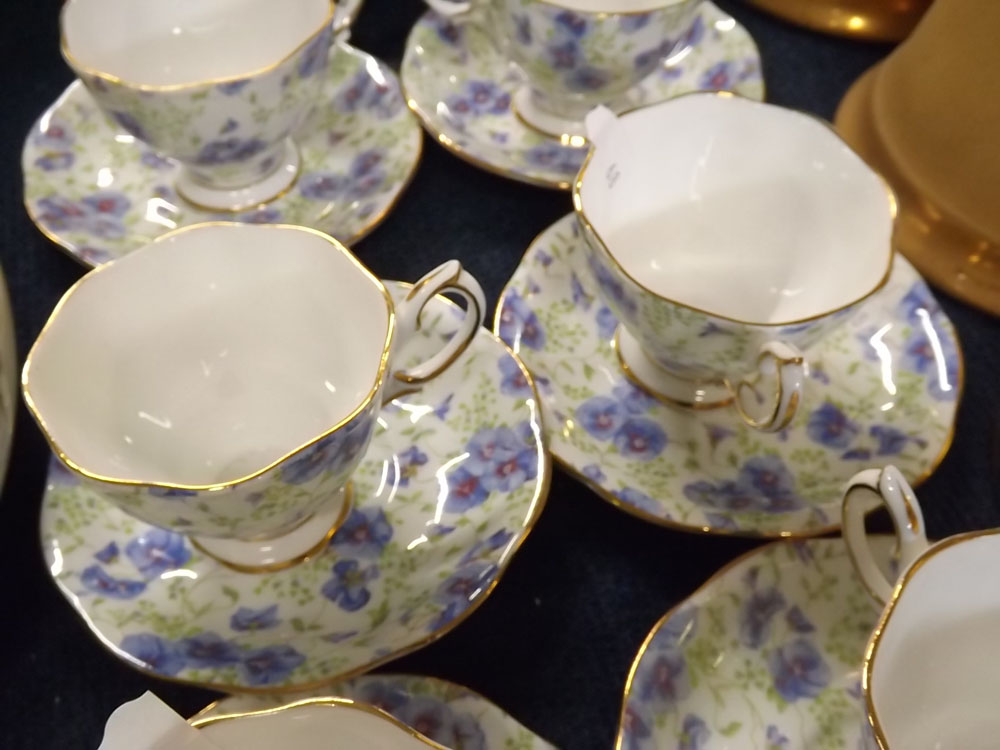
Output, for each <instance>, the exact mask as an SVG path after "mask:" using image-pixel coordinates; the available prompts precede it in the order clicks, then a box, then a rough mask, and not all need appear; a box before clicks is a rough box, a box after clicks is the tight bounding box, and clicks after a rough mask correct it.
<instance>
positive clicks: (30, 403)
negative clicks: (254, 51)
mask: <svg viewBox="0 0 1000 750" xmlns="http://www.w3.org/2000/svg"><path fill="white" fill-rule="evenodd" d="M250 226H254V227H256V228H259V229H265V230H271V229H274V230H280V231H287V230H293V231H298V232H305V233H307V234H312V235H315V236H316V237H319V238H320V239H323V240H325V241H326V242H327V243H328V244H329V245H330V246H331V247H333V248H334V249H335V250H336V251H338V252H340V253H341V254H342V255H343V256H345V257H346V258H347V259H348V260H349V261H350V262H351V263H352V264H353V265H354V267H355V268H357V269H358V270H359V271H360V272H361V273H362V275H363V276H364V277H365V278H366V279H368V280H369V281H370V282H371V283H372V284H373V285H374V286H375V288H376V289H377V290H378V291H379V292H381V294H382V298H383V300H384V302H385V305H386V314H387V319H386V334H385V341H384V343H383V346H382V356H381V357H380V358H379V365H378V370H377V371H376V373H375V383H374V384H373V385H372V387H371V389H370V390H369V391H368V393H367V395H366V396H365V397H364V399H362V401H361V402H360V403H359V404H358V405H356V406H355V408H354V409H353V410H352V411H351V412H350V413H349V414H348V415H347V416H345V417H343V418H342V419H341V420H340V421H339V422H337V423H336V424H335V425H334V426H332V427H331V428H330V429H328V430H326V431H325V432H323V433H321V434H320V435H318V436H316V437H314V438H313V439H311V440H309V441H308V442H306V443H304V444H302V445H300V446H298V447H297V448H295V449H294V450H292V451H288V452H287V453H285V454H283V455H282V456H281V457H280V458H278V459H276V460H274V461H272V462H270V463H269V464H267V465H266V466H264V467H263V468H261V469H258V470H256V471H254V472H253V473H251V474H247V475H245V476H242V477H239V478H237V479H233V480H229V481H226V482H217V483H214V484H180V483H171V482H154V481H149V480H141V479H121V478H119V477H109V476H105V475H102V474H99V473H97V472H93V471H90V470H89V469H86V468H85V467H83V466H81V465H80V464H78V463H76V462H75V461H73V459H71V458H70V457H69V456H68V455H67V454H66V453H65V452H64V451H63V449H62V448H61V447H60V446H59V443H58V442H57V441H56V439H55V437H54V436H53V435H52V433H51V431H50V428H49V425H48V424H47V423H46V421H45V419H44V418H43V417H42V414H41V411H40V410H39V408H38V406H37V405H36V403H35V401H34V399H33V398H32V396H31V389H30V382H29V379H30V373H31V365H32V360H33V358H34V355H35V353H36V351H37V349H38V347H39V346H41V345H42V342H43V340H44V339H45V335H46V333H48V331H49V330H50V328H51V327H52V325H53V322H54V321H55V320H56V318H57V317H58V315H59V312H60V311H61V309H62V308H63V306H64V305H65V304H66V303H67V301H68V300H69V299H70V297H72V295H73V294H74V292H75V291H76V290H77V289H78V288H80V287H81V286H82V285H83V284H85V283H87V281H88V280H90V279H93V278H94V277H95V276H96V275H97V274H100V273H102V272H104V271H105V269H108V268H112V267H117V266H119V265H120V264H121V263H123V262H127V261H126V259H127V258H128V257H129V256H132V255H134V254H133V253H130V254H129V255H128V256H124V257H123V258H121V259H119V260H118V261H117V262H115V263H105V264H103V265H100V266H98V267H97V268H94V269H92V270H91V271H89V272H88V273H86V274H85V275H84V276H83V277H82V278H80V279H78V280H77V281H76V283H75V284H73V285H72V286H71V287H70V288H69V289H68V290H66V292H65V293H64V294H63V296H62V297H61V298H60V299H59V301H58V302H57V303H56V306H55V307H54V308H53V309H52V312H51V313H50V314H49V318H48V320H46V322H45V325H44V326H42V330H41V331H40V332H39V334H38V336H37V338H36V339H35V342H34V343H33V344H32V345H31V350H30V351H29V352H28V356H27V357H26V358H25V360H24V367H23V368H22V370H21V394H22V396H23V397H24V401H25V404H26V405H27V407H28V411H29V412H30V413H31V416H32V417H34V419H35V421H36V422H37V423H38V427H39V429H40V430H41V431H42V434H43V435H44V436H45V440H46V442H48V444H49V447H50V448H51V449H52V451H53V452H54V453H55V454H56V455H57V456H58V457H59V459H60V460H61V461H62V462H63V463H64V464H65V465H66V466H67V467H69V469H70V470H72V471H73V472H74V473H76V474H78V475H80V476H82V477H85V478H87V479H90V480H92V481H96V482H102V483H105V484H114V485H120V486H127V487H162V488H165V489H176V490H188V491H193V492H213V491H216V490H222V489H227V488H230V487H235V486H237V485H240V484H244V483H246V482H248V481H250V480H252V479H255V478H257V477H259V476H261V475H262V474H265V473H267V472H268V471H271V470H272V469H274V468H275V467H277V466H278V465H279V464H281V463H282V462H284V461H286V460H287V459H289V458H291V457H292V456H294V455H295V454H297V453H299V452H301V451H303V450H305V449H306V448H309V447H310V446H312V445H315V444H316V443H318V442H320V441H321V440H324V439H326V438H327V437H329V436H330V435H332V434H333V433H335V432H336V431H337V430H339V429H340V428H342V427H344V426H345V425H347V424H349V423H350V422H351V421H352V420H353V419H354V418H355V417H357V416H358V415H360V414H361V413H362V412H363V411H364V410H365V409H366V408H367V407H368V406H369V404H371V402H372V401H373V400H374V398H375V397H376V396H377V395H378V393H379V390H380V388H381V387H382V383H383V382H384V380H385V374H386V369H387V367H388V362H389V350H390V348H391V346H392V340H393V336H394V334H395V330H396V320H395V317H396V316H395V311H394V307H393V302H392V297H391V296H390V295H389V291H388V290H387V289H386V288H385V285H384V284H383V283H382V282H381V281H380V280H379V279H378V278H377V277H376V276H375V275H374V274H372V272H371V271H369V270H368V268H367V267H365V266H364V265H363V264H362V263H361V261H359V260H358V259H357V257H355V256H354V254H353V253H351V251H350V250H348V249H347V248H346V247H344V246H343V245H341V244H340V243H339V242H338V241H337V240H335V239H334V238H333V237H331V236H330V235H328V234H326V233H324V232H321V231H319V230H318V229H312V228H310V227H302V226H296V225H293V224H256V225H248V224H242V223H239V222H231V221H210V222H204V223H202V224H189V225H187V226H183V227H178V228H177V229H172V230H171V231H169V232H165V233H164V234H162V235H160V236H159V237H157V238H155V239H154V240H153V241H152V242H151V243H149V244H150V245H154V244H157V243H160V242H165V241H167V240H169V239H172V238H173V237H175V236H176V235H178V234H182V233H184V232H189V231H192V230H195V231H197V230H202V229H205V228H209V227H242V228H244V229H245V228H248V227H250Z"/></svg>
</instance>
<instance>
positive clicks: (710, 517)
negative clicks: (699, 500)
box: [705, 511, 738, 531]
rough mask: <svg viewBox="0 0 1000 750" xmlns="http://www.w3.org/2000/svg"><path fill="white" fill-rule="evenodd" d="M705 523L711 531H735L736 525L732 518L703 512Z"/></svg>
mask: <svg viewBox="0 0 1000 750" xmlns="http://www.w3.org/2000/svg"><path fill="white" fill-rule="evenodd" d="M705 522H706V523H708V525H709V526H711V527H712V528H713V529H720V530H728V531H736V530H737V528H738V525H737V523H736V521H735V520H734V519H733V517H732V516H727V515H723V514H722V513H712V512H711V511H705Z"/></svg>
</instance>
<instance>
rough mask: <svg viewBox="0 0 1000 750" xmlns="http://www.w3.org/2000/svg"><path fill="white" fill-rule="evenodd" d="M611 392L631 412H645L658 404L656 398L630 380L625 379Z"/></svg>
mask: <svg viewBox="0 0 1000 750" xmlns="http://www.w3.org/2000/svg"><path fill="white" fill-rule="evenodd" d="M611 392H612V393H613V394H614V395H615V398H617V399H618V400H619V401H621V403H622V406H624V407H625V411H627V412H628V413H629V414H645V413H646V412H647V411H649V410H650V409H652V408H653V406H655V404H656V400H655V399H653V398H652V397H651V396H649V395H647V394H646V393H645V391H642V390H640V389H639V388H636V387H635V386H634V385H632V384H631V383H629V382H628V381H624V380H623V381H622V382H621V383H619V384H618V385H616V386H615V387H614V388H613V389H612V390H611Z"/></svg>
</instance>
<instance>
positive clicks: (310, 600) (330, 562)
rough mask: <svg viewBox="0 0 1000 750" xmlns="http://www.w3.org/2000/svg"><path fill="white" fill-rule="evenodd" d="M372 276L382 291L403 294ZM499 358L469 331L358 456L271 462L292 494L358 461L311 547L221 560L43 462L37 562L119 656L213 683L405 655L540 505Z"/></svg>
mask: <svg viewBox="0 0 1000 750" xmlns="http://www.w3.org/2000/svg"><path fill="white" fill-rule="evenodd" d="M387 287H388V288H389V289H390V291H391V292H392V293H393V294H394V295H396V297H397V298H401V297H402V296H403V295H405V294H406V292H407V291H408V287H406V286H404V285H400V284H394V283H392V282H389V283H387ZM452 308H453V306H452V305H451V304H450V303H448V302H446V301H443V300H441V299H440V298H436V299H434V300H432V301H431V302H430V303H429V304H428V306H427V308H426V309H425V311H424V314H423V320H424V325H423V326H422V329H421V331H420V332H419V334H418V336H417V338H416V339H415V340H414V341H412V342H411V343H410V344H409V345H408V348H407V355H408V356H409V355H412V357H413V362H412V363H411V362H404V363H402V364H403V366H406V365H408V364H414V363H416V362H417V361H420V360H422V359H424V358H426V357H427V356H428V354H430V353H433V352H434V351H437V349H438V347H439V346H440V341H441V338H442V337H445V336H449V335H451V334H453V333H454V331H455V330H456V328H457V326H458V324H459V322H460V318H459V317H458V316H455V315H453V314H451V313H452ZM512 365H513V366H514V367H518V368H519V365H518V362H517V360H516V359H515V358H514V357H512V356H511V355H510V354H509V352H508V351H507V349H506V348H505V347H504V346H503V345H502V344H501V343H500V342H499V341H497V339H496V338H494V337H493V336H492V335H490V334H489V333H487V332H486V331H485V330H484V331H482V332H481V333H480V335H479V336H478V337H477V338H476V339H475V341H474V342H473V343H472V345H470V347H469V349H468V350H467V351H466V353H465V354H463V355H462V357H461V358H460V359H459V360H458V361H457V362H456V363H455V364H454V365H453V366H452V367H451V368H450V369H449V370H448V371H447V372H445V373H444V374H443V375H441V376H440V377H439V378H437V379H435V380H434V381H433V382H432V383H431V384H430V385H428V386H427V387H426V388H425V390H424V391H423V392H422V393H418V394H414V395H411V396H407V397H405V398H402V399H399V400H397V401H394V402H392V403H390V404H387V405H386V406H385V407H383V408H382V410H381V411H380V412H379V413H378V417H379V420H378V423H379V426H378V427H377V428H376V433H375V435H374V437H372V438H371V444H370V446H368V449H367V452H365V449H364V442H363V441H362V442H357V443H356V444H355V445H354V447H351V445H348V444H346V442H345V441H349V438H344V439H343V440H341V441H340V442H333V443H325V442H323V441H321V442H320V443H317V444H316V445H314V446H313V447H312V449H311V450H310V451H308V452H303V453H302V454H300V456H299V457H297V458H296V459H294V460H293V461H289V462H286V463H285V464H283V465H282V466H280V467H279V468H278V471H280V472H282V473H283V474H282V476H283V480H284V482H283V486H285V487H288V488H290V490H292V491H297V490H299V489H300V488H303V487H305V486H307V485H309V483H310V482H314V481H323V477H326V476H330V475H331V471H332V469H331V462H337V461H338V460H339V457H341V456H344V455H349V454H350V453H351V452H352V451H356V452H357V453H358V455H359V456H360V455H361V454H363V455H364V457H363V459H362V461H361V464H360V466H359V467H358V469H357V470H356V471H355V472H354V474H353V475H352V477H351V481H352V483H353V487H354V506H353V508H352V510H351V512H350V514H349V516H348V517H347V519H345V521H344V523H343V524H342V525H341V527H340V528H339V529H338V530H337V531H336V533H335V534H334V536H333V537H332V539H331V540H330V543H329V545H328V546H327V548H326V550H325V551H324V552H323V554H320V555H317V556H315V557H314V558H312V559H310V560H308V561H307V562H305V563H302V564H300V565H297V566H295V567H293V568H290V569H288V570H285V571H277V572H273V573H265V574H256V575H255V574H244V573H239V572H237V571H235V570H231V569H229V568H226V567H224V566H222V565H220V564H218V563H216V562H215V561H213V560H212V559H211V558H208V557H207V556H205V555H203V554H202V553H201V552H200V551H199V550H198V549H197V548H196V547H194V546H193V545H192V544H191V542H190V541H189V540H188V539H187V538H186V537H185V536H183V535H181V534H178V533H175V532H170V531H166V530H164V529H162V528H157V527H155V526H150V525H147V524H145V523H143V522H142V521H139V520H138V519H136V518H135V517H133V516H130V515H127V514H125V513H123V512H122V511H120V510H118V509H117V508H116V507H115V506H113V505H111V504H110V503H109V502H108V501H107V500H105V499H104V498H102V497H101V496H100V495H99V494H98V493H96V492H94V491H92V490H91V489H89V488H88V487H87V486H86V485H85V484H83V483H81V482H80V481H79V479H78V478H77V477H76V475H74V474H71V473H69V472H67V471H66V470H65V469H64V468H63V467H62V464H61V463H59V462H58V461H54V462H53V465H52V469H51V471H50V475H49V486H48V488H47V493H46V497H45V501H44V508H43V513H42V534H43V538H44V545H45V549H46V554H47V555H48V556H49V558H50V562H51V560H52V559H54V556H56V555H58V556H59V558H60V559H61V560H62V564H61V568H60V569H59V571H58V573H56V580H57V582H58V584H59V586H60V587H61V588H62V590H63V591H64V593H65V594H66V595H67V596H68V597H69V598H70V600H71V601H72V602H73V603H74V606H76V607H77V608H78V609H79V610H80V611H81V613H83V614H85V616H86V618H87V621H88V623H89V624H90V626H91V627H92V628H93V629H94V630H95V631H96V632H97V633H98V634H99V635H100V636H101V638H102V640H104V641H105V642H107V643H111V644H114V647H115V649H116V650H117V651H118V652H119V653H123V654H128V655H129V658H130V659H132V660H133V661H136V662H138V663H139V665H140V666H142V667H143V668H144V669H147V670H149V671H151V672H153V673H155V674H159V675H162V676H167V677H173V678H176V679H179V680H183V681H189V682H196V683H202V684H212V685H215V686H216V687H219V688H225V687H230V686H231V687H234V688H238V687H274V688H279V687H281V688H287V687H290V686H294V685H296V684H304V683H312V682H317V681H320V680H323V681H329V680H332V679H335V678H336V676H337V675H339V674H343V673H345V672H348V671H353V670H355V669H358V668H362V667H365V666H371V665H373V664H375V663H377V662H380V661H382V660H384V659H385V658H387V657H389V656H391V655H394V654H398V653H400V652H404V651H407V650H409V649H412V648H414V647H415V646H417V645H419V644H420V643H422V642H424V641H426V640H427V639H430V638H434V637H436V636H437V635H439V634H441V633H442V632H444V630H446V629H447V628H449V627H451V626H453V625H454V624H457V623H458V622H460V621H461V620H462V619H463V618H464V617H465V616H466V615H467V614H469V613H470V611H471V610H472V609H474V608H475V607H476V606H478V605H479V603H480V602H482V601H483V600H484V599H485V598H486V597H487V596H488V595H489V593H490V591H491V590H492V589H493V587H494V585H495V584H496V582H497V579H498V577H499V576H500V574H501V573H502V572H503V570H504V568H505V567H506V565H507V563H508V562H509V560H510V559H511V556H512V555H513V553H514V551H515V550H516V549H517V547H518V546H519V545H520V543H521V542H522V541H523V540H524V538H525V536H526V535H527V533H528V532H529V530H530V529H531V527H532V525H533V524H534V522H535V519H536V518H537V516H538V513H539V512H540V510H541V506H542V503H543V500H544V498H543V497H542V496H541V493H542V489H543V488H544V487H545V486H546V472H547V471H548V465H547V463H546V459H545V453H544V449H543V447H542V443H541V425H540V423H539V421H538V414H537V401H536V399H537V396H536V395H535V393H534V390H533V389H532V387H531V382H530V380H529V379H528V376H527V375H526V374H524V373H523V371H522V376H523V378H524V386H523V387H522V388H518V389H516V390H511V389H506V390H504V389H502V388H501V382H502V381H503V380H504V379H505V378H508V377H509V375H508V373H509V372H510V370H511V367H512ZM442 405H447V408H444V407H443V406H442ZM336 435H337V433H334V436H336ZM442 481H444V483H445V485H446V487H447V494H446V495H445V496H444V497H442V496H441V491H442ZM157 499H158V500H159V501H160V502H161V503H164V504H166V505H168V506H171V507H175V508H176V513H177V514H187V513H190V512H192V508H193V509H194V510H195V511H198V510H200V509H199V507H198V506H199V501H198V500H197V498H196V497H195V496H192V495H191V494H190V493H184V492H179V493H178V492H174V493H164V494H163V496H161V497H159V498H157ZM257 502H258V503H259V502H264V500H258V501H257ZM254 510H255V506H254V505H253V504H250V505H249V506H248V508H247V510H246V511H245V516H246V517H252V514H253V512H254ZM240 528H241V529H242V528H243V526H242V525H241V526H240ZM459 746H461V745H459Z"/></svg>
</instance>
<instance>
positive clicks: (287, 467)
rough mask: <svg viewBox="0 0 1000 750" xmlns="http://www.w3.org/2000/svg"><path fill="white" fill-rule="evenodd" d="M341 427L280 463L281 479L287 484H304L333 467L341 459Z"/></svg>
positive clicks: (342, 438)
mask: <svg viewBox="0 0 1000 750" xmlns="http://www.w3.org/2000/svg"><path fill="white" fill-rule="evenodd" d="M343 429H344V428H341V429H340V430H337V431H336V432H334V433H333V434H332V435H327V436H326V437H325V438H323V439H322V440H318V441H317V442H315V443H313V444H312V445H310V446H309V447H308V448H304V449H303V450H301V451H299V452H298V454H296V456H295V457H294V458H291V459H289V460H287V461H285V462H284V463H283V464H282V465H281V480H282V481H283V482H287V483H288V484H304V483H305V482H309V481H311V480H313V479H315V478H316V477H318V476H319V475H320V474H322V473H323V472H324V471H327V470H328V469H331V468H335V465H337V464H340V463H341V461H342V460H343V458H342V456H341V448H343V444H344V434H343Z"/></svg>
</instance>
